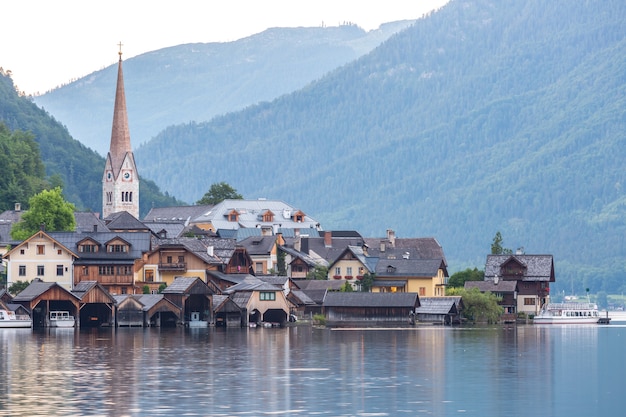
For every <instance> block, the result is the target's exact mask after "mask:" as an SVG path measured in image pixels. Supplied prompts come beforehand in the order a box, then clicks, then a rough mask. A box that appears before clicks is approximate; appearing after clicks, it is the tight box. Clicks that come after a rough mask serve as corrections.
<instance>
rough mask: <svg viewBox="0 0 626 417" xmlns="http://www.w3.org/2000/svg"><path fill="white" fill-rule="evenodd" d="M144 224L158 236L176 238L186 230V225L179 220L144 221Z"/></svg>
mask: <svg viewBox="0 0 626 417" xmlns="http://www.w3.org/2000/svg"><path fill="white" fill-rule="evenodd" d="M144 224H145V225H146V227H147V228H148V229H150V231H151V232H152V233H153V234H154V235H155V236H157V237H161V236H163V237H165V238H176V237H180V236H181V235H182V234H183V231H184V230H185V225H184V224H183V223H178V222H144Z"/></svg>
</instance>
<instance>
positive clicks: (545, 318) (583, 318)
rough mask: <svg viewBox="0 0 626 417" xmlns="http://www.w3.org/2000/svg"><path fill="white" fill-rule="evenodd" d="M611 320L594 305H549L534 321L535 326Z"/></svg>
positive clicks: (593, 322)
mask: <svg viewBox="0 0 626 417" xmlns="http://www.w3.org/2000/svg"><path fill="white" fill-rule="evenodd" d="M610 320H611V319H609V318H608V317H606V318H605V317H602V316H600V312H599V311H598V306H597V305H596V304H592V303H549V304H547V305H545V306H544V307H543V308H542V309H541V311H540V312H539V314H538V315H536V316H535V318H534V319H533V323H535V324H597V323H608V322H609V321H610Z"/></svg>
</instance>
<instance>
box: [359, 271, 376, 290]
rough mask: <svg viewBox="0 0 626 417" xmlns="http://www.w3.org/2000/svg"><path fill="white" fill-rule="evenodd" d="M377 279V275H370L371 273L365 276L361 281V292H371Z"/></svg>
mask: <svg viewBox="0 0 626 417" xmlns="http://www.w3.org/2000/svg"><path fill="white" fill-rule="evenodd" d="M375 279H376V274H370V273H369V272H368V273H367V274H365V275H363V279H362V280H361V291H363V292H370V291H371V290H372V287H373V286H374V280H375Z"/></svg>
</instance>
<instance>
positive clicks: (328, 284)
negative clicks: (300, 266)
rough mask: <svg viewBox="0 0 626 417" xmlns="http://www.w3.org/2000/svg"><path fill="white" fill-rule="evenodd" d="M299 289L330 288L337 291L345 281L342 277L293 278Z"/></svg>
mask: <svg viewBox="0 0 626 417" xmlns="http://www.w3.org/2000/svg"><path fill="white" fill-rule="evenodd" d="M294 282H295V284H296V285H297V286H298V288H300V289H301V290H332V291H339V290H340V289H341V287H343V286H344V285H345V283H346V281H345V280H343V279H333V280H332V281H331V280H327V279H299V280H294Z"/></svg>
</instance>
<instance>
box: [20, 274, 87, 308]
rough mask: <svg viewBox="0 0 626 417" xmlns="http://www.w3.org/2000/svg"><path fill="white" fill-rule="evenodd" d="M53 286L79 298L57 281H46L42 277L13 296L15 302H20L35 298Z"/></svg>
mask: <svg viewBox="0 0 626 417" xmlns="http://www.w3.org/2000/svg"><path fill="white" fill-rule="evenodd" d="M52 287H58V288H59V289H60V290H61V291H63V292H66V293H67V294H68V295H69V296H71V297H73V298H75V299H76V300H78V299H79V298H78V297H77V296H76V295H75V294H72V293H71V292H70V291H68V290H66V289H65V288H63V287H62V286H60V285H59V284H57V283H56V282H45V281H41V280H40V279H34V280H33V282H31V283H30V285H29V286H28V287H26V288H24V290H23V291H22V292H20V293H19V294H18V295H16V296H15V297H13V302H15V303H18V302H23V301H32V300H34V299H35V298H37V297H39V296H41V295H42V294H44V293H45V292H46V291H48V290H49V289H50V288H52Z"/></svg>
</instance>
